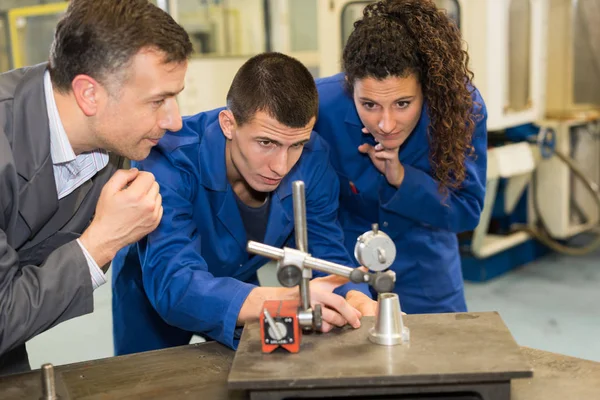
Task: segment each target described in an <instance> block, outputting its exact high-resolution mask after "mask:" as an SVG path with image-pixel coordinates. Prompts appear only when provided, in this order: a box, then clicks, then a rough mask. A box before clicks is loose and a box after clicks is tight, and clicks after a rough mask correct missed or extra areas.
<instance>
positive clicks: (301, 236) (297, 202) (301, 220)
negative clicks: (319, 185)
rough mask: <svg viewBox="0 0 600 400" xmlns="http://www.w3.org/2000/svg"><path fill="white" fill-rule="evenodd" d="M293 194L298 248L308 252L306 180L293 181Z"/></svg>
mask: <svg viewBox="0 0 600 400" xmlns="http://www.w3.org/2000/svg"><path fill="white" fill-rule="evenodd" d="M292 196H293V200H294V234H295V236H296V248H297V249H298V250H300V251H303V252H305V253H308V235H307V233H306V199H305V196H304V182H302V181H294V182H292Z"/></svg>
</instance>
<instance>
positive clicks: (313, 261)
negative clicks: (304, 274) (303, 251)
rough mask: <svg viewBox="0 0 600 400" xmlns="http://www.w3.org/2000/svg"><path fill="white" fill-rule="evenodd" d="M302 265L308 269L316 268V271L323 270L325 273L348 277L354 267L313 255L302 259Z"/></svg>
mask: <svg viewBox="0 0 600 400" xmlns="http://www.w3.org/2000/svg"><path fill="white" fill-rule="evenodd" d="M304 265H305V266H307V267H309V268H310V269H316V270H317V271H321V272H325V273H326V274H332V275H337V276H342V277H344V278H350V273H351V272H352V271H354V268H350V267H346V266H344V265H341V264H336V263H333V262H330V261H325V260H321V259H320V258H314V257H306V258H305V259H304Z"/></svg>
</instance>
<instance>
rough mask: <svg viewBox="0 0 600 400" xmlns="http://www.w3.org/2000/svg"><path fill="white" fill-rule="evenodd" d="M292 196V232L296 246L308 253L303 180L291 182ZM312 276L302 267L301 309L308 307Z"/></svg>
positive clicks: (308, 269)
mask: <svg viewBox="0 0 600 400" xmlns="http://www.w3.org/2000/svg"><path fill="white" fill-rule="evenodd" d="M292 196H293V201H294V234H295V237H296V248H297V249H298V250H300V251H303V252H305V253H308V234H307V230H306V197H305V193H304V182H302V181H294V182H292ZM311 278H312V270H311V269H310V268H303V269H302V280H301V281H300V299H301V301H302V304H301V306H302V310H304V311H306V310H308V309H310V290H309V282H310V279H311Z"/></svg>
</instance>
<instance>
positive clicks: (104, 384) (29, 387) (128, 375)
mask: <svg viewBox="0 0 600 400" xmlns="http://www.w3.org/2000/svg"><path fill="white" fill-rule="evenodd" d="M521 352H522V355H523V356H524V358H525V359H526V360H527V361H528V362H529V364H530V365H531V367H532V368H533V370H534V376H533V378H526V379H514V380H513V381H512V385H511V398H512V399H514V400H524V399H527V400H536V399H540V400H541V399H543V400H555V399H556V400H558V399H560V400H563V399H600V363H596V362H592V361H586V360H582V359H578V358H573V357H567V356H563V355H559V354H554V353H549V352H545V351H540V350H535V349H531V348H521ZM234 354H235V353H234V352H233V351H232V350H230V349H228V348H226V347H224V346H222V345H220V344H218V343H216V342H210V343H201V344H194V345H189V346H182V347H176V348H171V349H165V350H160V351H153V352H147V353H139V354H133V355H128V356H122V357H111V358H106V359H101V360H94V361H89V362H82V363H76V364H70V365H64V366H58V367H55V374H56V388H57V394H58V395H59V396H60V398H61V399H109V398H110V399H112V398H115V399H134V398H135V399H138V398H143V399H177V400H184V399H200V398H201V399H211V400H221V399H247V398H248V395H247V394H246V393H245V392H241V391H230V390H228V388H227V386H228V385H227V379H228V376H229V372H230V368H231V365H232V361H233V357H234ZM49 361H51V360H49ZM40 395H41V378H40V372H39V370H36V371H32V372H29V373H24V374H19V375H12V376H7V377H2V378H0V399H3V400H7V399H38V398H40Z"/></svg>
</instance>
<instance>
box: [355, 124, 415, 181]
mask: <svg viewBox="0 0 600 400" xmlns="http://www.w3.org/2000/svg"><path fill="white" fill-rule="evenodd" d="M362 131H363V133H369V131H368V130H367V128H363V130H362ZM358 151H360V152H361V153H363V154H368V155H369V158H370V159H371V161H372V162H373V164H374V165H375V168H377V169H378V170H379V172H381V173H382V174H384V175H385V178H386V179H387V181H388V182H389V184H390V185H392V186H394V187H396V188H398V187H399V186H400V184H401V183H402V181H403V180H404V167H403V166H402V164H401V163H400V159H399V158H398V152H399V151H400V147H396V148H393V149H386V148H384V147H383V145H382V144H381V143H377V145H375V147H373V146H371V145H370V144H368V143H364V144H361V145H360V146H358Z"/></svg>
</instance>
